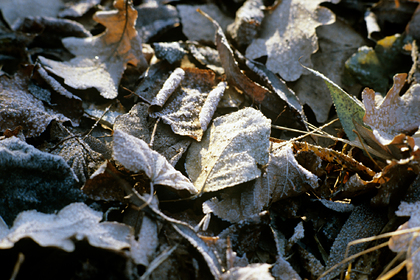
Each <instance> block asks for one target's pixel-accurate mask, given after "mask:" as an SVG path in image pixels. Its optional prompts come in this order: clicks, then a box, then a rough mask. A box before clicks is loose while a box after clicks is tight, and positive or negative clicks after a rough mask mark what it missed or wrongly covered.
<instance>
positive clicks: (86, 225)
mask: <svg viewBox="0 0 420 280" xmlns="http://www.w3.org/2000/svg"><path fill="white" fill-rule="evenodd" d="M101 220H102V213H101V212H98V211H95V210H92V209H91V208H89V207H88V206H87V205H86V204H84V203H72V204H70V205H68V206H66V207H64V208H63V209H61V210H60V211H59V212H58V213H57V214H44V213H40V212H37V211H35V210H30V211H24V212H22V213H20V214H19V215H18V217H17V218H16V219H15V221H14V223H13V227H11V228H10V230H9V233H8V235H7V236H5V237H4V238H2V239H1V240H0V248H1V249H9V248H12V247H13V246H14V244H15V243H16V242H18V241H19V240H21V239H23V238H31V239H32V240H34V241H35V242H36V243H38V244H39V245H40V246H42V247H57V248H61V249H62V250H64V251H67V252H72V251H74V249H75V244H74V239H75V240H83V239H87V240H88V242H89V243H90V245H92V246H95V247H100V248H103V249H109V250H121V249H124V248H129V247H130V241H129V238H130V236H131V235H132V229H131V228H130V227H128V226H127V225H124V224H120V223H116V222H102V223H100V221H101Z"/></svg>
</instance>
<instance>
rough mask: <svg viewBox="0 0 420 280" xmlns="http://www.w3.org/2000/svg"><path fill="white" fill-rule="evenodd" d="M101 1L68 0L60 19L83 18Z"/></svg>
mask: <svg viewBox="0 0 420 280" xmlns="http://www.w3.org/2000/svg"><path fill="white" fill-rule="evenodd" d="M100 3H101V0H70V1H69V0H66V1H65V3H64V9H63V10H62V11H61V12H60V13H59V14H58V16H59V17H81V16H83V15H84V14H85V13H86V12H88V11H89V10H90V9H92V8H93V7H94V6H95V5H99V4H100Z"/></svg>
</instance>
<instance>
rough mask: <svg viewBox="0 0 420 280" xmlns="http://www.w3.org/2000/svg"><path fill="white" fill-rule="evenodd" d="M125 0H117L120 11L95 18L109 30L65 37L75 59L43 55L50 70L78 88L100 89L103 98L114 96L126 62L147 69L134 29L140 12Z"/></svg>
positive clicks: (64, 42)
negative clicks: (85, 35) (61, 58)
mask: <svg viewBox="0 0 420 280" xmlns="http://www.w3.org/2000/svg"><path fill="white" fill-rule="evenodd" d="M126 5H128V4H126V2H125V1H124V0H116V1H115V2H114V7H115V8H116V9H118V10H113V11H107V12H97V13H96V14H95V15H94V20H95V21H97V22H99V23H101V24H103V25H104V26H105V27H107V30H106V31H105V32H104V33H102V34H99V35H97V36H94V37H88V38H84V39H82V38H74V37H70V38H65V39H63V40H62V41H63V45H64V46H65V47H66V48H67V49H68V50H69V51H70V52H71V53H72V54H74V55H76V57H75V58H73V59H71V60H70V61H67V62H58V61H54V60H50V59H47V58H45V57H39V60H40V62H41V64H42V65H43V66H44V67H45V68H47V70H49V71H51V72H52V73H54V74H56V75H57V76H60V77H62V78H64V83H66V84H67V85H69V86H71V87H73V88H76V89H88V88H96V89H97V90H98V91H99V92H100V93H101V95H102V96H103V97H105V98H108V99H113V98H115V97H116V96H117V95H118V86H119V83H120V80H121V76H122V74H123V72H124V70H125V68H126V65H127V64H128V63H129V64H132V65H135V66H136V67H138V68H145V67H146V65H147V62H146V60H145V59H144V57H143V54H142V45H141V40H140V37H139V36H138V34H137V31H136V29H135V28H134V25H135V21H136V18H137V11H136V10H134V9H133V8H132V7H131V6H129V7H127V8H126Z"/></svg>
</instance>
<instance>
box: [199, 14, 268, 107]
mask: <svg viewBox="0 0 420 280" xmlns="http://www.w3.org/2000/svg"><path fill="white" fill-rule="evenodd" d="M200 13H201V14H202V15H203V16H205V17H206V18H207V19H208V20H210V21H211V22H212V23H213V25H214V27H215V28H216V38H215V43H216V47H217V51H218V52H219V57H220V61H221V63H222V66H223V69H225V73H226V78H227V81H228V83H229V85H230V86H234V87H236V88H237V89H239V90H240V91H242V92H243V93H244V94H246V95H248V96H249V97H250V98H251V99H252V100H253V101H254V102H256V103H258V104H260V103H262V102H263V101H264V99H265V98H266V97H267V95H268V90H267V89H266V88H264V87H262V86H260V85H259V84H257V83H255V82H254V81H252V80H251V79H249V78H248V77H247V76H246V75H245V74H244V73H242V72H241V70H240V69H239V66H238V63H237V62H236V60H235V58H234V56H233V51H232V49H231V47H230V46H229V43H228V41H227V39H226V36H225V34H224V33H223V30H222V28H221V27H220V25H219V24H218V23H217V21H216V20H214V19H213V18H211V17H210V16H209V15H208V14H206V13H204V12H203V11H200Z"/></svg>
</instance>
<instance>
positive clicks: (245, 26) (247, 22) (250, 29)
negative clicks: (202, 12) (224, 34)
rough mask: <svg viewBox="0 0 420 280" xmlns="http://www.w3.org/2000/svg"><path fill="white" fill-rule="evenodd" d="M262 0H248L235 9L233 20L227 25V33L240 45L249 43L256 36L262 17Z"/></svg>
mask: <svg viewBox="0 0 420 280" xmlns="http://www.w3.org/2000/svg"><path fill="white" fill-rule="evenodd" d="M262 7H264V4H263V1H262V0H248V1H245V3H244V4H243V5H242V7H240V8H239V9H238V10H237V11H236V17H235V22H234V23H232V24H230V25H229V26H228V29H227V31H228V33H229V35H230V36H231V37H232V39H233V40H234V41H236V43H237V44H238V45H239V46H241V47H244V46H247V45H249V44H250V43H251V42H252V40H254V38H255V37H256V36H257V34H258V32H259V31H260V28H261V22H262V20H263V18H264V12H263V11H262Z"/></svg>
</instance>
